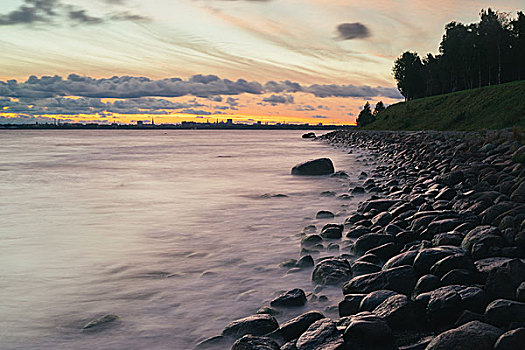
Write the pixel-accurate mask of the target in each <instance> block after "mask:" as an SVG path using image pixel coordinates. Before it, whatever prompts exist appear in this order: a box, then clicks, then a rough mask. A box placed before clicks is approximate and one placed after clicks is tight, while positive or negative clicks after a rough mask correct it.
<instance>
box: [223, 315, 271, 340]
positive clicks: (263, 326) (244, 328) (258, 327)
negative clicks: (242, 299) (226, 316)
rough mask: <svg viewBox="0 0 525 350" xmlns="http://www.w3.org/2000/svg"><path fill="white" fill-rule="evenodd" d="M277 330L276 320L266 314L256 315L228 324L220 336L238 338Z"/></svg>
mask: <svg viewBox="0 0 525 350" xmlns="http://www.w3.org/2000/svg"><path fill="white" fill-rule="evenodd" d="M277 328H279V325H278V324H277V320H276V319H275V318H274V317H273V316H271V315H267V314H258V315H253V316H248V317H245V318H241V319H238V320H235V321H233V322H231V323H229V324H228V325H227V326H226V327H225V328H224V330H223V331H222V335H223V336H225V337H232V338H240V337H242V336H243V335H246V334H251V335H254V336H259V335H265V334H268V333H270V332H272V331H274V330H276V329H277Z"/></svg>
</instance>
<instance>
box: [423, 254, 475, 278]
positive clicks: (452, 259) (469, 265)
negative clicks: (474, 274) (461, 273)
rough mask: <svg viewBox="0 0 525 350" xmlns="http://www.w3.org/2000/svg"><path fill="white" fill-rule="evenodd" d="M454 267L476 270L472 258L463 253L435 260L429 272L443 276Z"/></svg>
mask: <svg viewBox="0 0 525 350" xmlns="http://www.w3.org/2000/svg"><path fill="white" fill-rule="evenodd" d="M454 269H466V270H469V271H476V266H475V265H474V262H473V261H472V259H471V258H470V257H468V256H466V255H465V254H454V255H449V256H447V257H445V258H443V259H441V260H439V261H437V262H436V263H435V264H434V265H432V267H431V268H430V272H431V273H432V274H434V275H436V276H438V277H443V276H445V275H446V274H447V273H448V272H450V271H452V270H454Z"/></svg>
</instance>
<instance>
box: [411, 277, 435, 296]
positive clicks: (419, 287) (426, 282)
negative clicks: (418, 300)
mask: <svg viewBox="0 0 525 350" xmlns="http://www.w3.org/2000/svg"><path fill="white" fill-rule="evenodd" d="M439 287H441V280H440V279H439V277H437V276H435V275H431V274H428V275H424V276H421V278H420V279H419V280H418V281H417V283H416V286H415V287H414V292H413V296H414V297H417V296H418V295H419V294H421V293H427V292H431V291H433V290H435V289H438V288H439Z"/></svg>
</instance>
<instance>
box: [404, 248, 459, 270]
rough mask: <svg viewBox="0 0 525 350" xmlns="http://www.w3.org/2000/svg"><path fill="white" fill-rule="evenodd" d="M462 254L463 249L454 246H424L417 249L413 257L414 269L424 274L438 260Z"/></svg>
mask: <svg viewBox="0 0 525 350" xmlns="http://www.w3.org/2000/svg"><path fill="white" fill-rule="evenodd" d="M456 254H464V251H463V249H461V248H459V247H454V246H441V247H435V248H426V249H422V250H420V251H419V253H418V254H417V256H416V258H415V259H414V269H415V270H416V271H417V272H418V273H419V274H420V275H424V274H427V273H429V272H430V269H431V268H432V266H433V265H434V264H435V263H436V262H438V261H439V260H441V259H443V258H446V257H447V256H450V255H456Z"/></svg>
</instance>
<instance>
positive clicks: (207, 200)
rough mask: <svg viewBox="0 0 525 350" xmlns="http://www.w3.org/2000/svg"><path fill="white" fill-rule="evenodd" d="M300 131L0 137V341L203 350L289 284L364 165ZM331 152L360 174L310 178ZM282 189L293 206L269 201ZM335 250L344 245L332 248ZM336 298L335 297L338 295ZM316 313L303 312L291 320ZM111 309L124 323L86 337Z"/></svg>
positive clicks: (17, 345)
mask: <svg viewBox="0 0 525 350" xmlns="http://www.w3.org/2000/svg"><path fill="white" fill-rule="evenodd" d="M301 134H302V132H301V131H180V130H169V131H162V130H145V131H139V130H132V131H123V130H76V131H65V130H54V131H43V130H35V131H1V132H0V213H1V214H0V348H2V349H24V350H26V349H64V348H69V349H102V348H104V349H191V348H193V347H194V345H195V344H196V343H197V342H198V341H200V340H202V339H204V338H207V337H210V336H213V335H216V334H220V332H221V330H222V328H223V327H224V325H226V324H227V323H228V322H230V321H232V320H234V319H236V318H240V317H244V316H248V315H250V314H253V313H254V312H255V311H256V310H257V309H258V308H259V307H260V306H262V305H264V304H265V303H268V301H269V300H271V299H272V298H273V297H275V296H276V295H277V294H278V293H279V291H281V290H288V289H292V288H296V287H300V288H304V289H305V291H307V292H312V290H313V289H314V286H313V285H312V283H311V282H310V275H311V269H310V270H305V271H301V272H297V273H287V270H286V269H284V268H282V267H280V266H279V263H280V262H281V261H283V260H286V259H290V258H299V256H300V255H299V254H300V239H301V236H300V232H301V230H302V228H303V227H304V226H306V225H309V224H316V225H317V227H318V228H319V227H321V226H322V225H323V224H325V223H327V222H334V221H335V222H342V221H344V217H345V216H344V212H343V213H342V215H341V216H340V217H337V218H336V219H334V220H315V213H316V212H317V211H318V210H322V209H328V210H332V211H334V212H340V211H341V210H343V211H344V210H350V209H352V208H355V206H356V205H357V202H358V200H359V199H357V198H356V199H352V200H347V201H343V200H341V199H337V197H326V196H321V195H320V193H321V192H323V191H327V190H335V191H337V192H338V194H341V193H345V192H346V191H347V189H348V184H349V182H352V181H356V179H357V177H356V175H357V174H358V172H360V171H361V170H362V169H364V167H363V165H362V164H363V163H359V162H358V161H357V160H356V159H357V158H358V157H359V156H360V155H359V153H356V154H347V153H346V152H343V151H341V150H336V149H333V148H331V147H330V146H328V145H326V144H323V143H321V142H312V141H310V140H302V139H301V138H300V135H301ZM322 156H329V157H331V158H332V159H333V160H334V163H335V165H336V168H337V170H347V171H348V173H349V174H350V175H351V178H350V179H338V178H333V177H332V178H331V177H324V176H322V177H297V176H291V175H290V168H291V167H292V166H293V165H294V164H295V163H298V162H301V161H304V160H307V159H311V158H315V157H322ZM274 194H284V195H286V196H288V197H272V195H274ZM335 254H337V252H335ZM322 294H325V295H328V296H329V301H328V302H325V303H316V302H310V303H309V305H308V307H307V308H306V309H312V308H317V309H320V310H323V309H325V308H326V307H327V306H330V305H333V304H336V303H337V302H338V296H339V295H340V294H341V291H340V289H338V288H328V289H326V290H324V291H323V293H322ZM301 311H304V310H292V311H290V312H289V313H285V314H283V315H281V316H280V317H279V321H283V320H285V319H286V318H287V317H291V316H294V315H295V314H298V313H299V312H301ZM104 314H116V315H118V316H119V320H118V321H116V322H114V323H113V324H111V325H109V326H108V327H106V328H104V329H103V330H101V331H98V332H86V331H82V330H81V328H82V326H83V325H85V324H86V323H87V322H88V321H90V320H92V319H94V318H97V317H99V316H101V315H104Z"/></svg>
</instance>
